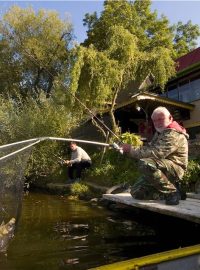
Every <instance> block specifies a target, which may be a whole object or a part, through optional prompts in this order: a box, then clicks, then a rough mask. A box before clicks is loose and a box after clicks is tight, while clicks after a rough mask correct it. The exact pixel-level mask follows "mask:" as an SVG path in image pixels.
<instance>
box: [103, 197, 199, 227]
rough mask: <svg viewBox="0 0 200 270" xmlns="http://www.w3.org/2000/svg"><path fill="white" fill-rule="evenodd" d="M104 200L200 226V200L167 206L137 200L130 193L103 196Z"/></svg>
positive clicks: (150, 201)
mask: <svg viewBox="0 0 200 270" xmlns="http://www.w3.org/2000/svg"><path fill="white" fill-rule="evenodd" d="M103 198H104V199H106V200H109V201H113V202H116V203H120V204H124V205H128V206H133V207H136V208H141V209H145V210H149V211H153V212H156V213H160V214H164V215H168V216H173V217H176V218H181V219H185V220H188V221H192V222H195V223H199V224H200V200H199V199H194V198H187V199H186V200H184V201H180V203H179V205H173V206H171V205H166V204H165V202H164V201H156V200H136V199H133V197H132V196H131V194H130V193H118V194H103Z"/></svg>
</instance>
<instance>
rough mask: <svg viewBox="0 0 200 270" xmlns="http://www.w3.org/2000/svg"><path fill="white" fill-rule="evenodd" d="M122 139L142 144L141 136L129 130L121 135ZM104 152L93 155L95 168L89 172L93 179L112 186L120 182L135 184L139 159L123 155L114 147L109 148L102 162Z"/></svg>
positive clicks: (132, 143)
mask: <svg viewBox="0 0 200 270" xmlns="http://www.w3.org/2000/svg"><path fill="white" fill-rule="evenodd" d="M120 139H121V141H123V142H124V143H129V144H131V145H133V146H140V145H142V141H141V140H140V137H139V136H137V135H135V134H130V133H128V132H126V133H124V134H122V135H121V136H120ZM101 155H102V153H96V154H94V155H93V156H92V160H93V168H92V169H91V170H90V171H89V172H88V174H89V177H90V178H92V180H93V181H95V182H98V183H101V184H102V185H106V186H112V185H115V184H119V183H124V182H126V183H130V184H133V183H134V182H135V181H136V180H137V178H138V176H139V172H138V170H137V161H135V160H134V159H132V158H128V157H126V156H122V155H121V154H120V153H119V152H116V151H115V150H113V149H108V150H107V151H106V153H105V155H104V158H103V162H102V163H101V164H100V162H99V161H100V160H101Z"/></svg>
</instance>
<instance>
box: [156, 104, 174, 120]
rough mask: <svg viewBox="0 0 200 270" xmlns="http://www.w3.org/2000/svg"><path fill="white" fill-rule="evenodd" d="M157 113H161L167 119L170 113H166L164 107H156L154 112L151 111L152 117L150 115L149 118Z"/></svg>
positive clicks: (166, 110)
mask: <svg viewBox="0 0 200 270" xmlns="http://www.w3.org/2000/svg"><path fill="white" fill-rule="evenodd" d="M159 113H162V114H164V115H165V116H166V117H169V116H170V115H171V113H170V112H169V111H168V109H167V108H165V107H161V106H160V107H157V108H156V109H155V110H154V111H153V113H152V115H151V118H153V117H154V116H155V115H156V114H159Z"/></svg>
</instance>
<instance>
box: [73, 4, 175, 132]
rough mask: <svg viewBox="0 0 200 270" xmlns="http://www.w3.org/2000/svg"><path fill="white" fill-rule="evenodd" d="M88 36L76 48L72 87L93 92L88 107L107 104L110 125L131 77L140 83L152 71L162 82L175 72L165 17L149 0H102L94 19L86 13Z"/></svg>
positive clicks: (83, 92)
mask: <svg viewBox="0 0 200 270" xmlns="http://www.w3.org/2000/svg"><path fill="white" fill-rule="evenodd" d="M84 24H85V25H86V26H87V27H88V32H87V33H88V38H87V39H86V40H85V42H84V43H83V44H82V46H80V47H78V48H77V59H81V61H76V62H75V65H74V70H75V71H76V72H75V73H76V76H73V82H72V90H73V91H74V93H76V94H77V95H78V96H79V97H83V96H84V95H85V93H86V92H87V96H92V97H94V99H92V102H90V103H88V106H91V107H92V106H93V105H95V104H94V103H95V100H97V99H100V100H101V103H100V104H99V105H101V106H102V105H105V104H108V103H109V104H111V106H110V109H109V111H110V116H111V119H112V123H113V129H114V130H115V129H116V128H117V127H116V123H115V121H114V115H113V111H114V105H115V104H116V100H117V97H118V95H119V93H120V92H121V91H123V90H124V89H125V88H126V86H127V84H128V83H129V82H130V81H138V82H142V81H143V80H144V79H145V77H146V76H147V75H148V74H149V73H150V72H151V73H152V74H153V75H154V77H155V85H160V86H161V87H162V88H163V87H164V85H165V83H166V82H167V80H168V79H169V78H170V77H171V76H172V75H174V74H175V66H174V61H173V55H174V51H173V34H172V31H171V29H170V26H169V22H168V20H167V18H166V17H164V16H162V17H161V18H160V19H159V18H158V17H157V13H156V12H155V11H154V12H152V11H151V1H150V0H145V1H140V0H136V1H134V2H132V1H126V0H119V1H109V0H107V1H105V2H104V10H103V11H102V13H101V15H100V17H99V18H98V17H97V15H96V13H94V14H92V15H89V14H86V16H85V19H84Z"/></svg>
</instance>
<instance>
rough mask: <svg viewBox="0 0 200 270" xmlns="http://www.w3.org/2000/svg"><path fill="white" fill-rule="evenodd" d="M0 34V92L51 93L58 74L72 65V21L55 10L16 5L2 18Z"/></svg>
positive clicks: (11, 93)
mask: <svg viewBox="0 0 200 270" xmlns="http://www.w3.org/2000/svg"><path fill="white" fill-rule="evenodd" d="M0 36H1V39H0V59H1V60H0V71H1V72H0V92H1V93H3V94H9V95H14V94H16V93H18V94H19V93H20V94H23V95H24V96H27V95H29V94H30V95H31V96H33V97H38V96H39V95H40V93H41V92H42V91H44V92H45V93H46V95H47V96H48V95H50V93H51V91H52V89H53V83H54V80H55V78H57V76H58V75H59V74H60V73H62V71H63V69H65V73H66V70H68V68H69V61H68V60H69V54H70V53H69V51H70V46H71V42H72V25H71V23H70V22H68V21H62V20H60V18H59V16H58V14H57V13H56V12H53V11H45V10H39V11H38V12H37V13H36V12H35V11H34V10H33V9H32V8H31V7H29V8H26V9H22V8H20V7H18V6H13V7H12V8H11V9H10V10H9V11H8V12H7V13H6V14H5V15H4V16H3V18H2V20H1V21H0ZM66 75H67V73H66ZM65 80H69V78H67V76H66V78H65Z"/></svg>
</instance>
